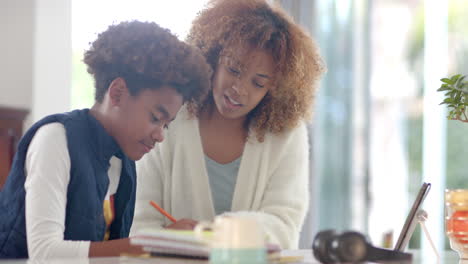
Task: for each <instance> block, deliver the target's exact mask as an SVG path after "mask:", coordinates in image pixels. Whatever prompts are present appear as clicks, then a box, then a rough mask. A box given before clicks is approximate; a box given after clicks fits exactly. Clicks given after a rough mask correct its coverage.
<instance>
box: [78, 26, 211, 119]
mask: <svg viewBox="0 0 468 264" xmlns="http://www.w3.org/2000/svg"><path fill="white" fill-rule="evenodd" d="M84 62H85V63H86V64H87V65H88V72H89V73H90V74H92V75H93V76H94V80H95V87H96V93H95V100H96V101H97V102H102V100H103V98H104V95H105V93H106V91H107V89H108V87H109V85H110V83H111V82H112V81H113V80H114V79H115V78H117V77H121V78H123V79H124V80H125V82H126V83H127V87H128V89H129V92H130V94H131V95H132V96H136V95H138V93H139V92H140V91H142V90H144V89H158V88H160V87H161V86H162V85H168V86H171V87H174V88H175V89H176V90H177V92H178V93H180V94H181V95H182V96H183V98H184V101H188V102H198V101H200V100H203V98H204V97H205V96H206V95H207V93H208V90H209V88H210V83H211V82H210V80H211V75H212V71H211V68H210V66H209V65H208V64H207V63H206V60H205V58H204V56H203V55H202V53H201V52H200V51H199V50H198V49H197V48H196V47H193V46H191V45H188V44H186V43H184V42H181V41H179V40H178V39H177V37H176V36H174V35H172V34H171V33H170V31H169V30H167V29H163V28H161V27H160V26H158V25H157V24H156V23H151V22H139V21H130V22H122V23H120V24H117V25H111V26H109V28H108V29H107V30H106V31H104V32H102V33H101V34H99V35H98V38H97V39H96V41H94V42H93V43H92V44H91V47H90V49H89V50H88V51H86V52H85V54H84ZM192 111H195V109H192Z"/></svg>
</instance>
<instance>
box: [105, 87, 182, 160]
mask: <svg viewBox="0 0 468 264" xmlns="http://www.w3.org/2000/svg"><path fill="white" fill-rule="evenodd" d="M111 97H112V95H111ZM116 98H117V99H118V100H117V101H115V100H116ZM111 100H112V101H114V102H113V106H114V107H113V108H114V111H113V114H112V116H113V118H112V119H113V121H112V123H113V124H112V127H113V128H112V130H113V133H112V136H113V137H114V138H115V139H116V140H117V143H118V144H119V146H120V147H121V148H122V150H123V151H124V152H125V154H126V155H127V156H128V157H129V158H130V159H132V160H139V159H141V158H142V157H143V155H144V154H146V153H148V152H149V151H150V150H151V149H152V148H153V147H154V145H155V144H156V142H161V141H163V139H164V135H163V133H164V131H163V130H164V128H167V126H168V125H169V123H170V122H171V121H172V120H174V118H175V116H176V114H177V112H178V111H179V109H180V107H181V106H182V104H183V98H182V95H180V94H179V93H178V92H177V91H176V90H175V89H174V88H172V87H170V86H161V87H159V88H158V89H144V90H142V91H141V92H140V93H139V94H138V95H136V96H132V95H130V93H129V92H128V89H126V87H125V89H124V90H123V93H122V94H120V96H118V97H114V99H111Z"/></svg>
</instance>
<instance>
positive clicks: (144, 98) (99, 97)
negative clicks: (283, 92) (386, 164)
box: [0, 21, 211, 258]
mask: <svg viewBox="0 0 468 264" xmlns="http://www.w3.org/2000/svg"><path fill="white" fill-rule="evenodd" d="M84 62H85V63H86V64H87V65H88V72H89V73H91V74H92V75H93V77H94V79H95V88H96V93H95V100H96V102H95V104H94V105H93V107H92V108H91V109H84V110H75V111H72V112H69V113H64V114H55V115H51V116H48V117H46V118H44V119H42V120H40V121H39V122H37V123H36V124H34V125H33V126H32V127H31V128H30V129H29V130H28V132H27V133H26V134H25V135H24V137H23V138H22V140H21V141H20V143H19V146H18V151H17V153H16V156H15V158H14V161H13V165H12V170H11V172H10V174H9V176H8V179H7V182H6V184H5V186H4V187H3V189H2V191H1V192H0V258H27V257H30V258H59V257H60V258H64V257H66V258H71V257H73V258H76V257H88V256H89V257H95V256H118V255H120V254H121V253H123V252H128V253H140V252H142V250H141V248H140V247H137V246H133V245H130V243H129V238H128V233H129V230H130V227H131V225H132V220H133V213H134V205H135V190H136V175H135V174H136V173H135V163H134V161H135V160H139V159H140V158H141V157H142V156H143V155H144V154H145V153H147V152H149V151H150V150H151V149H152V148H153V147H154V145H155V143H156V142H161V141H162V140H163V129H164V128H166V127H167V126H168V124H169V123H170V122H171V121H172V120H173V119H174V118H175V116H176V114H177V112H178V111H179V108H180V107H181V106H182V104H183V103H184V102H186V101H189V102H196V101H199V100H201V98H203V97H204V96H205V95H206V93H207V89H208V88H209V87H210V75H211V70H210V68H209V66H208V65H207V64H206V62H205V60H204V58H203V56H202V55H201V54H200V53H199V51H198V50H196V49H195V48H193V47H190V46H189V45H187V44H185V43H183V42H180V41H179V40H178V39H177V38H176V37H175V36H173V35H172V34H171V33H170V32H169V31H167V30H165V29H163V28H161V27H159V26H158V25H157V24H155V23H143V22H138V21H132V22H123V23H120V24H118V25H113V26H110V27H109V28H108V29H107V30H106V31H105V32H103V33H101V34H100V35H99V36H98V38H97V40H96V41H95V42H94V43H92V45H91V48H90V49H89V50H88V51H87V52H86V53H85V57H84Z"/></svg>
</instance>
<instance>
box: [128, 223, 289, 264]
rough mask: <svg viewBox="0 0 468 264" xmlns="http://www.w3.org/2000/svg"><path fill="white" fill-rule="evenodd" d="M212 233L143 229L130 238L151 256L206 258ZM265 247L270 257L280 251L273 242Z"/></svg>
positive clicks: (208, 253)
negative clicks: (199, 234)
mask: <svg viewBox="0 0 468 264" xmlns="http://www.w3.org/2000/svg"><path fill="white" fill-rule="evenodd" d="M212 235H213V234H212V232H210V231H205V232H203V234H202V237H200V236H196V235H195V233H194V232H193V231H182V230H171V229H144V230H140V231H139V232H138V233H137V234H136V235H135V236H134V237H132V238H131V243H132V244H135V245H140V246H142V247H143V249H144V250H145V251H147V252H149V253H151V255H153V256H167V257H178V258H197V259H208V258H209V256H210V250H211V247H210V243H209V241H210V239H211V238H212ZM266 248H267V252H268V255H269V257H270V258H272V257H273V258H274V257H276V256H277V255H278V253H279V252H280V251H281V249H280V247H279V246H278V245H275V244H267V245H266Z"/></svg>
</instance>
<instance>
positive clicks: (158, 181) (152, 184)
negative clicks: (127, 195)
mask: <svg viewBox="0 0 468 264" xmlns="http://www.w3.org/2000/svg"><path fill="white" fill-rule="evenodd" d="M159 147H160V144H158V145H157V146H156V148H155V149H153V150H152V151H151V152H150V153H148V154H146V155H145V156H143V158H142V159H141V160H139V161H138V162H137V163H136V168H137V191H136V204H135V216H134V218H133V225H132V229H131V235H135V234H136V233H138V230H141V229H144V228H163V227H164V223H165V221H164V216H163V215H162V214H161V213H159V212H158V211H157V210H156V209H154V208H153V207H152V206H151V205H150V203H149V202H150V201H154V202H156V203H157V204H158V205H160V206H163V189H164V186H163V181H162V177H163V175H162V173H163V170H162V169H161V166H162V164H161V162H162V159H161V156H160V149H159Z"/></svg>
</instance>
